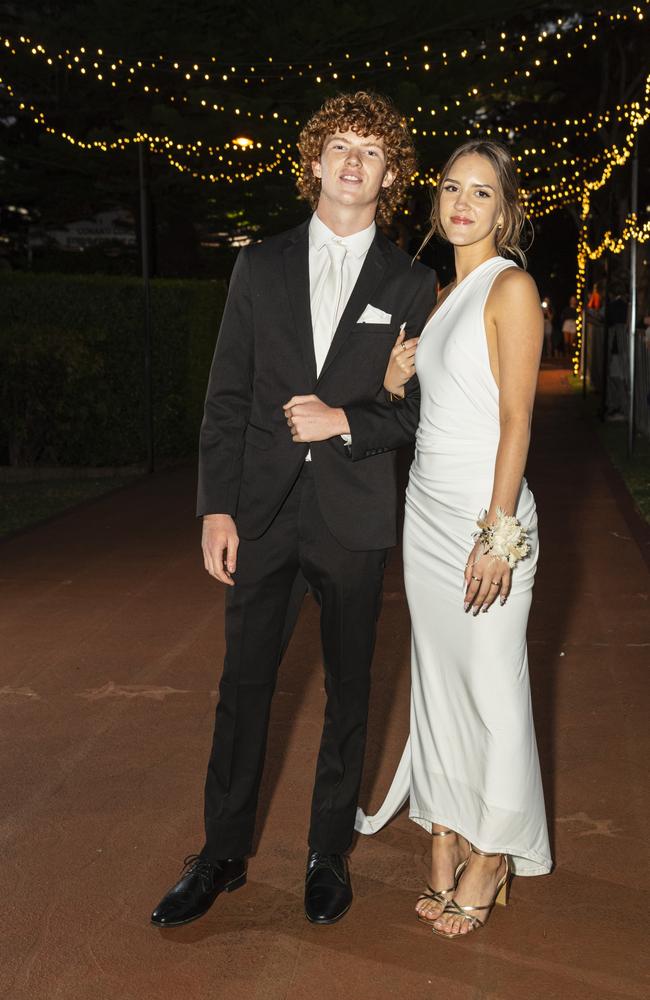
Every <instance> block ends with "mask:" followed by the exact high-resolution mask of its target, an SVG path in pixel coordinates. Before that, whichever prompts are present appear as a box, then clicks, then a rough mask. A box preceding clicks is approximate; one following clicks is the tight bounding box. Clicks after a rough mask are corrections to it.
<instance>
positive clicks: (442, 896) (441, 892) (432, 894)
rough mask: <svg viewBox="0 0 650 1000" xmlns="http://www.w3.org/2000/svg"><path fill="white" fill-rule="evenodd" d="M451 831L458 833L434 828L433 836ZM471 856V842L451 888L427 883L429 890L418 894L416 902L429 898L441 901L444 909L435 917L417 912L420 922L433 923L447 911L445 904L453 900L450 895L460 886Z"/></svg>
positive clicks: (445, 834) (443, 834)
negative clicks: (459, 883)
mask: <svg viewBox="0 0 650 1000" xmlns="http://www.w3.org/2000/svg"><path fill="white" fill-rule="evenodd" d="M450 833H456V831H455V830H432V831H431V836H432V837H448V836H449V834H450ZM456 836H459V834H457V833H456ZM463 839H464V838H463ZM471 856H472V845H471V844H470V849H469V854H468V855H467V857H466V858H465V860H464V861H461V862H460V864H459V865H458V867H457V868H456V871H455V872H454V884H453V885H452V886H450V887H449V889H432V888H431V886H430V885H427V891H426V892H423V893H422V895H421V896H418V898H417V900H416V902H418V903H419V902H420V900H421V899H428V900H431V901H432V902H434V903H440V905H441V906H442V910H441V911H440V913H438V914H436V916H435V917H424V916H421V915H420V914H419V913H417V912H416V914H415V915H416V917H417V918H418V920H419V921H420V923H423V924H432V923H433V921H434V920H437V919H438V918H439V917H441V916H442V914H443V913H444V912H445V906H446V905H447V903H449V902H451V900H450V899H449V896H450V895H451V893H452V892H455V891H456V888H457V886H458V880H459V878H460V876H461V875H462V874H463V872H464V871H465V869H466V868H467V865H468V864H469V859H470V857H471Z"/></svg>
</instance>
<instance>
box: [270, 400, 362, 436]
mask: <svg viewBox="0 0 650 1000" xmlns="http://www.w3.org/2000/svg"><path fill="white" fill-rule="evenodd" d="M283 409H284V415H285V417H286V418H287V423H288V424H289V428H290V430H291V437H292V438H293V440H294V441H296V442H297V443H298V444H305V443H309V442H310V441H327V440H328V438H333V437H338V436H340V435H341V434H349V433H350V425H349V423H348V418H347V417H346V415H345V411H344V410H342V409H341V408H340V407H338V406H328V405H327V403H323V402H321V400H320V399H319V398H318V396H292V398H291V399H290V400H289V402H288V403H285V405H284V407H283Z"/></svg>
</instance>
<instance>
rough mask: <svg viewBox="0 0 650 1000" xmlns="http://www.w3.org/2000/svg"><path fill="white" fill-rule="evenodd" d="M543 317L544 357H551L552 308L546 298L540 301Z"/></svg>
mask: <svg viewBox="0 0 650 1000" xmlns="http://www.w3.org/2000/svg"><path fill="white" fill-rule="evenodd" d="M542 313H543V316H544V357H545V358H552V357H553V306H552V305H551V303H550V301H549V299H548V298H544V299H543V300H542Z"/></svg>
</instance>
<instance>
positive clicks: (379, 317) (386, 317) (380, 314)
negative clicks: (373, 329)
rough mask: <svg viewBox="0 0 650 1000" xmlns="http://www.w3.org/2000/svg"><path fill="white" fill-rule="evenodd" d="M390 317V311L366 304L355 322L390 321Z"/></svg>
mask: <svg viewBox="0 0 650 1000" xmlns="http://www.w3.org/2000/svg"><path fill="white" fill-rule="evenodd" d="M392 318H393V317H392V316H391V314H390V313H386V312H384V310H383V309H378V308H377V306H366V308H365V309H364V310H363V312H362V313H361V315H360V316H359V319H358V320H357V323H390V321H391V319H392Z"/></svg>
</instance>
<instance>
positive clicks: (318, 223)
mask: <svg viewBox="0 0 650 1000" xmlns="http://www.w3.org/2000/svg"><path fill="white" fill-rule="evenodd" d="M376 228H377V227H376V226H375V223H374V222H371V224H370V225H369V226H368V228H367V229H362V230H361V232H359V233H354V234H353V235H352V236H337V235H336V233H333V232H332V230H331V229H330V228H329V227H328V226H326V225H325V223H324V222H323V221H322V219H319V217H318V215H317V214H316V212H314V214H313V215H312V217H311V222H310V223H309V296H310V300H311V320H312V327H314V328H315V327H316V317H317V316H318V308H319V306H320V299H321V292H322V288H323V283H324V280H325V277H326V275H327V272H328V271H329V267H330V258H329V254H328V252H327V247H326V244H327V243H331V242H335V243H340V244H342V245H343V246H344V247H345V249H346V250H347V254H346V256H345V260H344V261H343V270H342V275H341V277H342V282H341V297H340V299H339V309H338V319H340V318H341V315H342V313H343V310H344V309H345V307H346V305H347V302H348V299H349V298H350V295H351V294H352V289H353V288H354V286H355V285H356V283H357V279H358V277H359V274H360V273H361V268H362V267H363V262H364V260H365V259H366V254H367V253H368V250H369V249H370V245H371V243H372V241H373V240H374V238H375V231H376ZM364 305H365V303H364ZM318 347H319V345H318V344H317V343H316V342H315V343H314V350H315V351H316V352H317V354H316V374H317V375H320V373H321V369H322V367H323V362H324V361H325V355H322V351H319V350H318ZM319 354H320V355H321V356H319ZM325 354H327V352H325Z"/></svg>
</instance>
